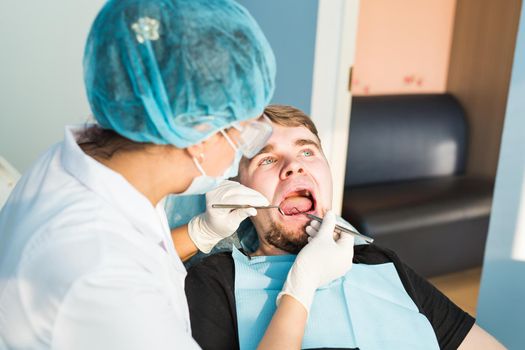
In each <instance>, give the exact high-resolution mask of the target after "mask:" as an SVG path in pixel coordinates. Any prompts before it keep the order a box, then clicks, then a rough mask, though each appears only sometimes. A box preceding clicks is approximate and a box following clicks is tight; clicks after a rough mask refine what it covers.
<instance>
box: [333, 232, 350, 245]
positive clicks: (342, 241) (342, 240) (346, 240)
mask: <svg viewBox="0 0 525 350" xmlns="http://www.w3.org/2000/svg"><path fill="white" fill-rule="evenodd" d="M354 241H355V237H354V236H353V235H351V234H349V233H346V232H341V236H340V237H339V239H338V240H337V242H336V244H337V245H338V246H339V247H341V248H342V249H354Z"/></svg>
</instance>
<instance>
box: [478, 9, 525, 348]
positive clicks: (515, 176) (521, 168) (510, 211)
mask: <svg viewBox="0 0 525 350" xmlns="http://www.w3.org/2000/svg"><path fill="white" fill-rule="evenodd" d="M524 97H525V7H522V10H521V20H520V26H519V30H518V38H517V46H516V51H515V54H514V65H513V70H512V80H511V86H510V90H509V98H508V102H507V112H506V116H505V124H504V129H503V137H502V144H501V151H500V160H499V165H498V172H497V176H496V186H495V190H494V201H493V207H492V215H491V221H490V227H489V235H488V239H487V247H486V251H485V262H484V266H483V275H482V279H481V289H480V296H479V302H478V310H477V312H478V323H479V324H480V325H481V326H482V327H483V328H485V329H486V330H488V331H489V332H490V333H491V334H493V335H494V336H495V337H496V338H498V340H500V341H501V342H502V343H503V344H504V345H506V346H507V347H508V348H509V349H525V261H521V259H516V258H514V259H513V257H512V249H513V246H514V244H515V235H516V234H517V232H519V231H520V228H519V224H518V223H519V220H520V217H519V216H520V207H521V208H523V206H525V189H524V186H525V98H524ZM524 212H525V211H523V210H521V215H524ZM522 219H523V218H522ZM521 234H523V235H525V227H521ZM520 249H522V250H525V246H524V247H521V248H520ZM521 256H522V257H525V252H522V254H521Z"/></svg>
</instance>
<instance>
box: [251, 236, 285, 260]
mask: <svg viewBox="0 0 525 350" xmlns="http://www.w3.org/2000/svg"><path fill="white" fill-rule="evenodd" d="M288 254H290V253H288V252H287V251H285V250H282V249H279V248H277V247H275V246H273V245H271V244H270V243H268V242H266V241H265V240H264V239H262V237H261V236H259V248H257V250H256V251H255V252H253V253H252V254H250V256H272V255H288Z"/></svg>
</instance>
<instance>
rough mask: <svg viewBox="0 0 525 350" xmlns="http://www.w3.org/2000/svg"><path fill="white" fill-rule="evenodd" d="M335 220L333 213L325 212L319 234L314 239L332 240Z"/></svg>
mask: <svg viewBox="0 0 525 350" xmlns="http://www.w3.org/2000/svg"><path fill="white" fill-rule="evenodd" d="M335 223H336V218H335V214H334V212H333V211H331V210H329V211H327V212H326V214H325V215H324V218H323V223H322V224H321V227H320V228H319V234H317V235H316V236H315V238H316V239H330V240H333V233H334V229H335Z"/></svg>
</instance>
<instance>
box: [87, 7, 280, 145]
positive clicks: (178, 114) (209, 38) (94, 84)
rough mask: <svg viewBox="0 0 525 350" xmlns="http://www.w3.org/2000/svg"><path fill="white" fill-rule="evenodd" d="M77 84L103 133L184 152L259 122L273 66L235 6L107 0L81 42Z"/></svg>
mask: <svg viewBox="0 0 525 350" xmlns="http://www.w3.org/2000/svg"><path fill="white" fill-rule="evenodd" d="M84 79H85V84H86V90H87V96H88V99H89V102H90V105H91V109H92V112H93V114H94V116H95V119H96V120H97V122H98V123H99V124H100V125H101V126H102V127H103V128H105V129H112V130H114V131H116V132H117V133H119V134H120V135H122V136H124V137H126V138H128V139H131V140H134V141H137V142H149V143H155V144H171V145H174V146H177V147H179V148H184V147H187V146H190V145H193V144H196V143H198V142H200V141H202V140H204V139H206V138H207V137H209V136H210V135H211V134H213V133H215V132H216V131H218V130H219V129H222V128H225V127H228V126H230V125H232V124H233V123H235V122H238V121H242V120H245V119H249V118H254V117H258V116H259V115H261V114H262V112H263V109H264V107H266V105H267V104H268V103H269V101H270V99H271V97H272V95H273V91H274V83H275V58H274V55H273V52H272V49H271V47H270V45H269V43H268V41H267V40H266V38H265V36H264V34H263V33H262V31H261V29H260V28H259V26H258V25H257V23H256V22H255V20H254V19H253V18H252V16H251V15H250V14H249V13H248V11H247V10H246V9H245V8H243V7H242V6H240V5H239V4H237V3H236V2H234V1H231V0H110V1H108V2H107V3H106V5H105V6H104V7H103V9H102V10H101V11H100V13H99V14H98V16H97V18H96V19H95V22H94V23H93V26H92V28H91V32H90V34H89V37H88V40H87V44H86V49H85V54H84Z"/></svg>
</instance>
